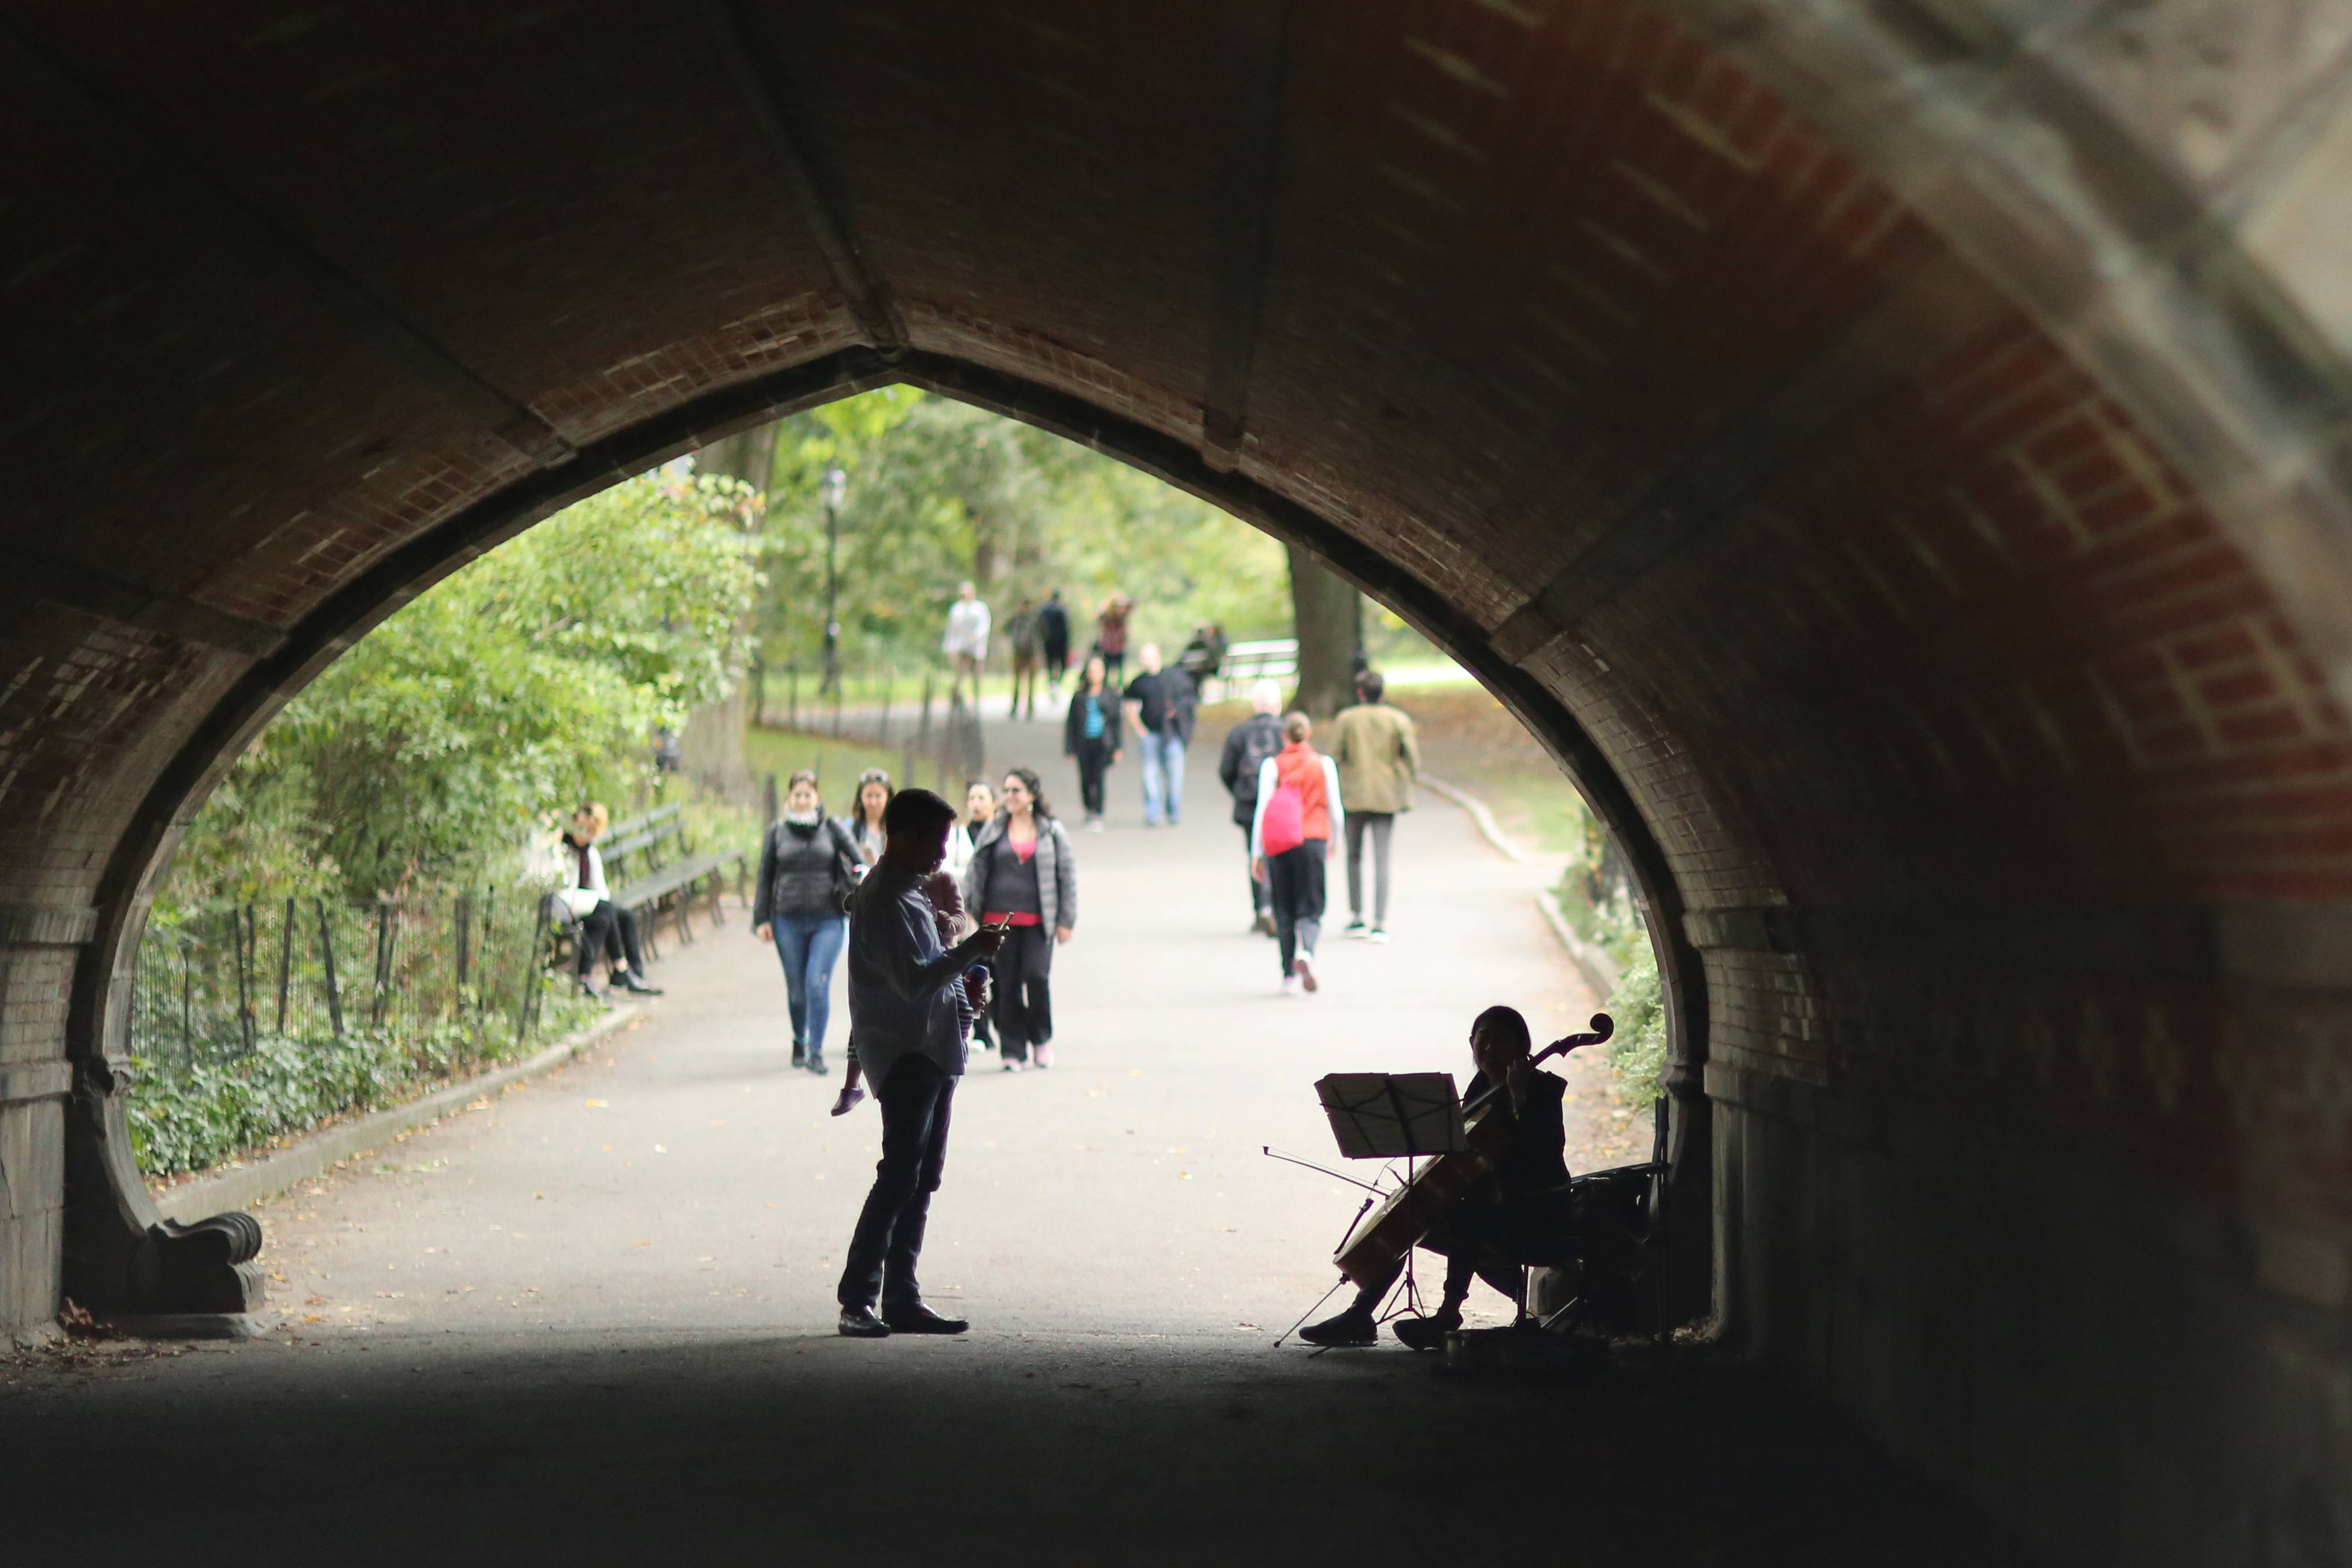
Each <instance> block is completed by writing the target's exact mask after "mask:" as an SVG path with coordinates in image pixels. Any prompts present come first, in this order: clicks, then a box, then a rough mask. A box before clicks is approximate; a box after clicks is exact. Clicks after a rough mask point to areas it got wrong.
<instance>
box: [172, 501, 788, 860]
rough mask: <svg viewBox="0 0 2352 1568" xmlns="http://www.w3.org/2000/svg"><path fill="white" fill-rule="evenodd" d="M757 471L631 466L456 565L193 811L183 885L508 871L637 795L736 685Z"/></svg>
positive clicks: (337, 669)
mask: <svg viewBox="0 0 2352 1568" xmlns="http://www.w3.org/2000/svg"><path fill="white" fill-rule="evenodd" d="M756 515H757V508H756V501H755V500H754V498H753V496H752V494H751V491H750V490H749V489H747V488H746V487H744V486H743V485H741V484H740V483H737V482H736V481H733V480H729V479H688V478H687V477H685V476H684V474H683V471H682V470H680V469H672V470H666V471H664V472H662V473H658V474H647V475H643V476H640V477H638V478H636V479H629V480H625V481H624V482H623V483H621V484H619V485H616V486H614V488H613V489H609V490H606V491H605V492H604V493H603V494H601V495H598V496H596V497H594V498H593V499H591V500H586V501H583V502H581V503H580V504H579V505H577V506H574V507H572V508H571V509H569V510H566V511H564V512H562V513H561V514H560V515H558V516H556V517H554V518H552V519H550V520H549V521H546V522H544V523H542V524H541V525H540V526H539V527H537V528H534V529H532V530H530V531H529V532H527V533H524V534H523V535H521V536H520V538H518V539H516V540H514V541H512V542H509V543H508V544H506V545H504V546H502V547H500V548H499V549H498V550H495V551H493V552H490V553H489V554H488V555H486V556H484V557H483V558H482V559H481V560H479V561H478V562H476V563H473V564H472V565H470V566H467V567H466V568H465V569H464V570H462V571H460V572H457V573H456V574H453V575H452V576H450V577H449V578H448V579H447V580H446V581H445V582H444V583H442V584H440V585H439V586H437V587H436V588H434V589H433V590H432V591H431V592H429V593H427V594H425V595H423V596H421V597H419V598H418V599H417V600H416V601H415V603H413V604H411V605H408V606H407V607H405V608H404V609H402V610H401V611H399V612H398V613H396V614H394V616H391V617H390V618H389V619H387V620H386V621H385V622H384V623H383V625H382V626H379V627H377V628H376V630H375V631H374V632H373V633H372V634H370V635H369V636H368V637H365V638H364V639H362V641H361V642H360V643H359V645H358V646H357V647H354V648H353V649H352V651H351V652H350V653H348V654H346V655H345V656H344V657H343V658H341V660H339V661H338V662H337V663H335V664H334V665H333V666H332V667H331V668H329V669H328V670H327V671H326V673H325V674H323V675H321V676H320V678H319V679H317V680H316V681H314V682H313V683H312V684H311V685H310V686H309V687H308V688H306V689H303V690H302V691H301V692H300V693H299V694H298V695H297V696H296V697H295V698H294V700H292V701H290V702H289V703H288V704H287V707H286V710H285V711H284V712H282V713H281V714H280V715H279V716H278V719H277V720H276V721H274V722H272V723H271V724H270V725H269V726H268V728H267V729H266V730H265V731H263V732H262V734H261V736H260V738H259V739H258V740H257V741H256V742H255V743H254V744H253V746H252V747H251V748H250V749H249V750H248V751H247V753H246V754H245V756H244V757H242V758H240V759H239V761H238V762H237V763H236V766H235V768H233V769H232V770H231V772H230V774H229V776H228V778H227V779H226V781H225V782H224V784H222V786H221V788H220V790H219V791H218V792H216V794H215V796H214V798H213V800H212V801H211V802H209V803H208V804H207V805H206V806H205V810H204V811H203V812H202V813H200V814H199V815H198V816H197V818H196V821H195V823H194V826H192V827H191V829H190V831H189V834H188V836H187V839H186V842H185V843H184V846H183V848H182V851H181V855H180V858H179V860H178V862H177V863H176V864H175V867H174V871H173V881H172V884H171V887H170V888H169V889H167V893H166V898H167V900H172V901H175V902H180V903H185V904H195V903H205V902H215V901H218V900H221V899H224V898H234V897H237V896H248V895H249V894H250V893H251V892H252V891H254V890H255V889H264V888H266V889H272V890H280V889H282V890H287V891H293V892H298V893H308V892H327V891H329V890H330V889H332V890H333V891H335V892H337V893H338V894H340V895H341V896H343V897H347V898H352V899H364V898H368V897H372V896H373V895H375V894H379V893H395V892H399V891H403V890H404V889H409V888H412V887H415V886H420V885H424V886H434V885H448V884H451V883H456V882H464V881H473V880H478V879H484V878H486V877H494V878H495V879H498V880H507V879H510V877H511V873H512V868H513V867H514V865H515V864H516V862H515V860H514V854H515V851H516V849H517V847H519V846H520V843H521V842H522V840H523V838H524V837H525V835H526V834H527V833H528V832H529V830H530V827H531V826H532V825H533V824H534V823H535V822H536V821H539V820H541V819H542V818H543V817H544V816H546V814H547V813H549V812H550V811H551V809H560V807H561V806H562V805H564V804H566V803H569V802H572V801H575V800H578V799H580V798H581V797H582V796H583V795H587V794H591V793H595V794H602V795H610V796H612V797H614V798H625V797H626V796H627V795H629V794H631V793H632V792H633V790H634V789H635V786H636V785H637V784H640V783H641V782H642V781H644V780H645V779H646V777H647V776H648V773H649V771H650V752H649V745H648V742H649V739H650V737H651V735H652V733H653V731H655V730H656V729H657V728H662V727H668V728H673V729H675V728H678V727H680V726H682V725H683V723H684V721H685V716H686V713H687V710H688V709H689V708H691V707H692V706H693V705H694V704H696V703H698V702H702V701H706V700H710V699H712V698H714V697H718V696H721V695H723V694H724V693H725V692H726V690H727V689H729V688H730V685H731V683H732V681H733V679H735V675H736V672H737V671H738V670H740V667H741V664H742V661H743V658H744V657H745V652H746V650H745V648H744V647H743V646H742V643H743V639H742V637H741V636H740V634H739V633H738V631H737V629H736V628H737V626H738V624H739V623H740V621H741V619H742V618H743V616H744V615H745V612H746V611H748V610H749V609H750V607H751V604H752V603H753V600H754V597H755V595H756V594H757V591H758V587H759V583H760V576H759V573H758V570H757V565H756V563H755V560H754V555H755V552H756V541H755V540H754V539H753V538H751V536H750V535H749V533H748V532H747V525H748V524H749V523H750V522H751V521H753V519H754V518H755V517H756Z"/></svg>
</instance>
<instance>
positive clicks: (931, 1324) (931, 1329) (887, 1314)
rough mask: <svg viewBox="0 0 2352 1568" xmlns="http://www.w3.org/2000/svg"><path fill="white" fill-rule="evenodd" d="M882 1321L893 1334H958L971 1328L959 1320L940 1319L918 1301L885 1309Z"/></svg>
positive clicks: (935, 1313)
mask: <svg viewBox="0 0 2352 1568" xmlns="http://www.w3.org/2000/svg"><path fill="white" fill-rule="evenodd" d="M882 1321H883V1322H884V1323H885V1324H887V1326H888V1328H889V1330H890V1331H891V1332H892V1333H894V1334H960V1333H961V1332H963V1331H965V1330H966V1329H968V1328H970V1327H971V1324H970V1323H968V1322H966V1321H963V1320H962V1319H961V1318H942V1317H940V1315H939V1314H938V1313H937V1312H934V1311H932V1310H930V1309H929V1307H926V1306H924V1305H923V1304H922V1303H921V1302H920V1301H918V1302H916V1303H915V1304H914V1305H912V1306H910V1307H890V1308H887V1309H885V1310H884V1311H883V1313H882Z"/></svg>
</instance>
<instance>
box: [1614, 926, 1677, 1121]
mask: <svg viewBox="0 0 2352 1568" xmlns="http://www.w3.org/2000/svg"><path fill="white" fill-rule="evenodd" d="M1605 1011H1606V1012H1607V1013H1608V1015H1609V1016H1610V1017H1612V1019H1614V1020H1616V1024H1617V1032H1616V1033H1615V1034H1614V1035H1612V1036H1611V1037H1610V1040H1609V1066H1610V1069H1611V1071H1612V1072H1613V1073H1614V1074H1615V1076H1616V1079H1617V1089H1618V1092H1619V1093H1621V1094H1622V1095H1624V1096H1625V1098H1626V1099H1628V1100H1632V1101H1633V1103H1634V1104H1636V1105H1637V1106H1646V1105H1648V1104H1649V1103H1650V1102H1651V1101H1652V1100H1656V1099H1657V1098H1658V1095H1659V1093H1660V1092H1661V1089H1660V1085H1661V1084H1662V1083H1663V1082H1664V1079H1665V1072H1666V1012H1665V1005H1664V991H1663V989H1662V986H1661V984H1660V982H1659V978H1658V955H1657V952H1655V950H1654V949H1653V948H1652V947H1651V946H1650V944H1649V942H1646V941H1644V942H1641V943H1639V944H1638V945H1637V947H1636V950H1635V951H1634V952H1633V955H1632V957H1631V960H1630V962H1628V963H1626V964H1625V965H1624V967H1623V968H1622V969H1621V970H1619V971H1618V974H1617V989H1616V990H1615V991H1613V992H1612V993H1610V995H1609V1005H1608V1006H1607V1008H1606V1009H1605Z"/></svg>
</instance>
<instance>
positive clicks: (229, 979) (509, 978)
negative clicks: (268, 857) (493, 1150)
mask: <svg viewBox="0 0 2352 1568" xmlns="http://www.w3.org/2000/svg"><path fill="white" fill-rule="evenodd" d="M548 927H549V921H548V912H547V904H546V900H545V899H544V898H543V897H542V896H541V895H540V894H539V893H537V892H534V891H530V890H525V889H513V890H504V891H500V890H494V889H485V890H484V891H481V892H478V893H460V894H453V895H450V896H448V897H445V898H412V899H405V900H379V901H378V902H376V903H374V904H372V905H362V906H356V907H355V906H352V905H351V904H347V903H344V902H341V901H340V900H331V899H315V898H314V899H293V898H287V899H273V900H254V901H249V902H245V903H239V904H235V905H231V906H228V907H226V908H215V909H210V910H202V911H199V912H197V913H194V914H193V915H190V916H188V917H186V918H184V919H182V920H180V921H175V922H172V923H165V922H163V921H158V922H156V923H155V924H152V925H151V926H150V927H149V928H148V931H147V934H146V937H145V939H144V940H143V941H142V942H141V943H140V946H139V960H138V967H137V970H136V972H135V974H134V977H133V980H132V983H131V1040H130V1047H131V1055H132V1056H134V1057H140V1058H146V1059H149V1060H153V1061H198V1060H224V1059H231V1058H236V1057H240V1056H249V1055H251V1054H252V1052H253V1051H254V1050H255V1048H256V1047H257V1046H258V1045H259V1043H260V1042H261V1041H262V1040H263V1039H265V1038H272V1039H280V1040H289V1041H293V1042H297V1043H300V1042H305V1041H319V1042H325V1041H339V1040H342V1039H345V1038H347V1037H350V1036H352V1035H353V1034H356V1033H361V1032H374V1033H381V1034H383V1035H385V1036H387V1037H390V1038H392V1039H394V1040H411V1039H413V1040H416V1041H419V1042H423V1041H425V1040H426V1039H427V1038H430V1039H431V1040H432V1041H433V1043H434V1048H435V1050H436V1053H438V1052H442V1051H446V1049H448V1048H449V1047H452V1046H453V1045H454V1046H455V1047H457V1050H458V1051H459V1052H460V1054H461V1055H462V1056H465V1057H471V1058H475V1059H479V1058H485V1057H488V1056H492V1055H502V1054H505V1052H506V1051H507V1050H509V1049H511V1048H514V1047H520V1046H521V1045H523V1044H524V1043H526V1042H527V1041H528V1040H529V1039H530V1036H531V1031H532V1029H533V1028H534V1027H535V1026H536V1025H537V1023H538V1019H539V1012H540V1001H541V996H542V994H543V993H544V991H545V984H544V981H543V978H542V977H543V976H544V974H545V972H546V958H547V953H548V952H549V930H548ZM435 1065H436V1066H446V1065H447V1064H446V1061H442V1062H436V1064H435Z"/></svg>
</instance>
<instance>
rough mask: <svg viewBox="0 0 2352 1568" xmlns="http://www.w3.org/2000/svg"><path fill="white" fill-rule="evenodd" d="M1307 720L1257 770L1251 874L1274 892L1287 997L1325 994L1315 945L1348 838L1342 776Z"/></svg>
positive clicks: (1291, 721) (1285, 729)
mask: <svg viewBox="0 0 2352 1568" xmlns="http://www.w3.org/2000/svg"><path fill="white" fill-rule="evenodd" d="M1314 733H1315V725H1314V722H1313V721H1311V720H1309V719H1308V718H1307V715H1306V714H1304V713H1288V714H1285V715H1284V716H1283V721H1282V739H1283V747H1282V750H1280V751H1278V752H1275V754H1274V755H1272V756H1270V757H1268V758H1266V759H1265V761H1264V762H1263V763H1259V764H1258V770H1257V813H1256V816H1255V817H1254V818H1253V819H1252V821H1251V823H1250V871H1251V874H1252V875H1254V876H1255V877H1257V878H1258V879H1261V880H1262V881H1264V882H1265V884H1266V885H1267V890H1268V892H1269V893H1270V895H1271V897H1272V900H1273V903H1274V934H1275V940H1276V942H1278V943H1279V944H1280V946H1281V949H1282V994H1284V995H1286V996H1288V995H1291V994H1294V993H1296V992H1297V991H1298V990H1299V989H1300V988H1302V987H1304V988H1305V989H1306V990H1307V991H1309V992H1312V991H1316V990H1318V989H1319V988H1320V987H1319V986H1318V984H1317V982H1316V978H1315V939H1316V938H1317V937H1318V936H1320V935H1322V933H1323V866H1324V862H1326V861H1328V860H1329V859H1330V858H1331V846H1332V845H1333V843H1334V842H1336V841H1337V840H1338V838H1339V835H1340V833H1341V832H1342V831H1344V830H1345V825H1346V821H1347V813H1346V811H1345V809H1344V808H1343V807H1342V806H1341V805H1340V804H1339V770H1338V769H1337V768H1335V767H1333V766H1332V764H1331V759H1330V758H1328V757H1327V756H1325V755H1324V754H1323V753H1322V752H1318V751H1317V750H1316V749H1315V748H1314V747H1313V746H1312V745H1311V744H1309V743H1308V738H1309V737H1310V736H1312V735H1313V734H1314Z"/></svg>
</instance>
